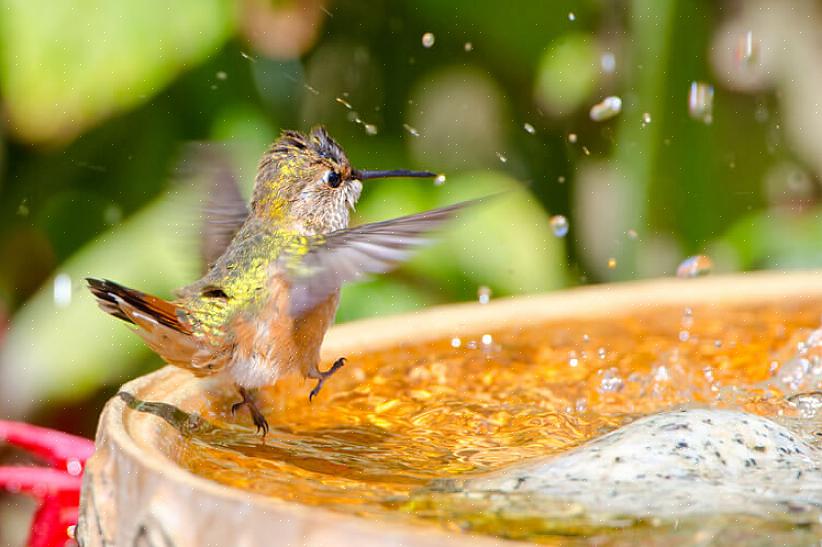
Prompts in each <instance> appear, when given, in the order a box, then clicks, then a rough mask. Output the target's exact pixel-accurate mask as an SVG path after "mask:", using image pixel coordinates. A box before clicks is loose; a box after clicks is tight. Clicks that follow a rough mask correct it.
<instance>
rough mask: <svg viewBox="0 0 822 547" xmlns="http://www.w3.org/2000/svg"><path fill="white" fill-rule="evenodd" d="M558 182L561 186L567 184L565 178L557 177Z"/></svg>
mask: <svg viewBox="0 0 822 547" xmlns="http://www.w3.org/2000/svg"><path fill="white" fill-rule="evenodd" d="M557 182H558V183H560V184H565V177H564V176H562V175H560V176H558V177H557Z"/></svg>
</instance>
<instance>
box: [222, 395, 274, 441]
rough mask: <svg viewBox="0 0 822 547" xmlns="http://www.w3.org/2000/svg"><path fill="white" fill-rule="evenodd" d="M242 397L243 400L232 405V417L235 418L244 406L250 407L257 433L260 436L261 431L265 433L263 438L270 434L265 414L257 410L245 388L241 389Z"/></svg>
mask: <svg viewBox="0 0 822 547" xmlns="http://www.w3.org/2000/svg"><path fill="white" fill-rule="evenodd" d="M240 395H241V396H242V398H243V400H242V401H240V402H238V403H234V404H233V405H231V415H232V416H233V415H234V414H235V413H236V412H237V410H238V409H240V408H241V407H242V406H244V405H246V406H248V411H249V412H250V413H251V421H253V422H254V425H255V426H256V427H257V433H258V434H259V433H260V431H262V433H263V438H265V436H266V435H267V434H268V430H269V427H268V420H266V419H265V416H263V413H262V412H260V409H258V408H257V405H256V404H254V401H253V400H252V399H251V396H250V395H249V394H248V392H247V391H246V390H245V388H242V387H241V388H240Z"/></svg>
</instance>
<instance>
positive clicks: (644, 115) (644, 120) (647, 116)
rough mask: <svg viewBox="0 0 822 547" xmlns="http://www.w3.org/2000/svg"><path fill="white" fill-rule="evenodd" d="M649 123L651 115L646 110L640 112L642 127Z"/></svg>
mask: <svg viewBox="0 0 822 547" xmlns="http://www.w3.org/2000/svg"><path fill="white" fill-rule="evenodd" d="M649 123H651V115H650V114H649V113H647V112H643V113H642V127H645V126H646V125H648V124H649Z"/></svg>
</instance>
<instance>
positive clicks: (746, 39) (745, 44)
mask: <svg viewBox="0 0 822 547" xmlns="http://www.w3.org/2000/svg"><path fill="white" fill-rule="evenodd" d="M756 49H757V48H756V42H754V39H753V32H751V31H750V30H749V31H748V32H746V33H745V34H743V35H742V36H740V37H739V42H738V43H737V45H736V60H737V62H739V63H740V64H747V65H750V64H753V62H754V61H755V60H756Z"/></svg>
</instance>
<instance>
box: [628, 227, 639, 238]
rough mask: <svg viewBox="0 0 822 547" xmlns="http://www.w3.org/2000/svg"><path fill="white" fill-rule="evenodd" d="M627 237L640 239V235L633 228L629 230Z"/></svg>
mask: <svg viewBox="0 0 822 547" xmlns="http://www.w3.org/2000/svg"><path fill="white" fill-rule="evenodd" d="M626 235H627V236H628V239H636V238H638V237H639V234H638V233H637V232H636V230H634V229H633V228H631V229H630V230H628V231H627V232H626Z"/></svg>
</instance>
